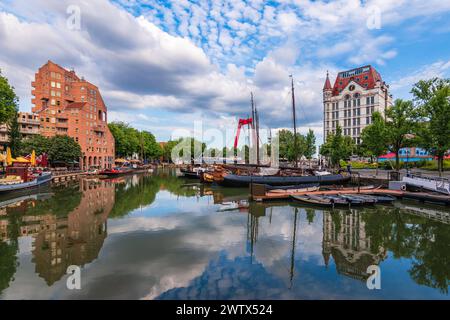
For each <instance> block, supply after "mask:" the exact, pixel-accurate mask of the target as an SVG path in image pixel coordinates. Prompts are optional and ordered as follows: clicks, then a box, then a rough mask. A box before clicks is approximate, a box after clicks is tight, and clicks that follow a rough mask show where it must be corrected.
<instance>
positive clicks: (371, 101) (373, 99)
mask: <svg viewBox="0 0 450 320" xmlns="http://www.w3.org/2000/svg"><path fill="white" fill-rule="evenodd" d="M370 104H375V96H371V97H370Z"/></svg>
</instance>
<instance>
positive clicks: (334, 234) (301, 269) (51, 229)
mask: <svg viewBox="0 0 450 320" xmlns="http://www.w3.org/2000/svg"><path fill="white" fill-rule="evenodd" d="M15 197H16V198H15V199H11V197H9V198H5V197H2V198H0V202H1V204H0V206H1V208H0V237H1V238H0V299H449V298H450V295H449V277H450V224H449V218H448V217H449V216H448V215H449V209H448V208H445V207H440V206H431V205H423V204H418V203H415V202H396V203H394V204H393V205H383V206H374V207H370V208H355V209H346V210H334V211H329V210H327V209H320V208H314V207H302V206H300V205H296V204H294V203H292V202H279V203H276V202H275V203H268V204H265V203H264V204H263V203H258V204H256V203H250V204H249V203H248V201H247V190H246V189H225V188H221V187H217V186H204V185H200V184H198V183H196V181H195V180H184V179H181V178H177V177H176V176H175V175H174V172H172V171H162V170H161V171H159V172H155V173H154V174H151V175H135V176H128V177H121V178H117V179H113V180H95V179H91V180H82V181H80V182H76V183H72V184H69V185H68V186H66V187H54V188H50V187H48V188H44V189H41V190H39V193H37V192H36V193H33V194H28V193H26V194H18V195H16V196H15ZM71 265H76V266H80V267H81V273H80V276H81V289H79V290H69V289H68V288H67V280H68V277H69V276H68V275H67V273H66V272H67V268H68V267H69V266H71ZM369 266H377V267H378V268H379V271H380V272H379V275H380V278H379V280H380V281H379V284H380V289H372V290H369V289H368V286H367V280H368V278H369V273H368V272H367V270H368V268H369ZM372 268H373V267H372ZM369 282H370V283H372V284H373V283H375V282H372V281H369Z"/></svg>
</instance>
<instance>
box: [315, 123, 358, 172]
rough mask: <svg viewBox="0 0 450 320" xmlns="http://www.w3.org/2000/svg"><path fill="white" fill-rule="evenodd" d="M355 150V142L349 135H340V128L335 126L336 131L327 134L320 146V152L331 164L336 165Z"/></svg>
mask: <svg viewBox="0 0 450 320" xmlns="http://www.w3.org/2000/svg"><path fill="white" fill-rule="evenodd" d="M354 150H355V143H354V142H353V140H352V138H351V137H349V136H343V135H342V128H341V126H339V124H338V125H337V126H336V133H331V134H329V135H328V136H327V140H326V141H325V143H324V144H323V145H322V146H321V147H320V151H319V152H320V154H321V155H323V156H325V157H327V158H329V160H330V163H331V165H332V166H338V165H339V161H340V160H344V159H347V158H348V157H350V156H351V155H352V153H353V151H354Z"/></svg>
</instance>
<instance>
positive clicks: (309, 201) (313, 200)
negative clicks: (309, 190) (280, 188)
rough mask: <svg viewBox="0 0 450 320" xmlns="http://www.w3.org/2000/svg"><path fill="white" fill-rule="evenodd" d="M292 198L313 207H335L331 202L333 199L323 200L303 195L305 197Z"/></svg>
mask: <svg viewBox="0 0 450 320" xmlns="http://www.w3.org/2000/svg"><path fill="white" fill-rule="evenodd" d="M291 198H292V199H294V200H296V201H299V202H302V203H305V204H311V205H315V206H323V207H332V206H333V202H332V201H331V199H328V198H321V197H311V196H307V195H303V196H295V195H291Z"/></svg>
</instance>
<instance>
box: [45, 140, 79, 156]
mask: <svg viewBox="0 0 450 320" xmlns="http://www.w3.org/2000/svg"><path fill="white" fill-rule="evenodd" d="M80 157H81V147H80V145H79V144H78V142H76V141H75V139H74V138H72V137H69V136H67V135H56V136H54V137H52V138H51V139H50V148H49V150H48V158H49V160H50V161H51V162H52V163H54V162H56V161H61V162H66V163H70V162H73V161H78V160H79V158H80Z"/></svg>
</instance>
